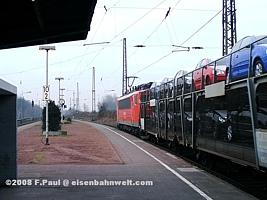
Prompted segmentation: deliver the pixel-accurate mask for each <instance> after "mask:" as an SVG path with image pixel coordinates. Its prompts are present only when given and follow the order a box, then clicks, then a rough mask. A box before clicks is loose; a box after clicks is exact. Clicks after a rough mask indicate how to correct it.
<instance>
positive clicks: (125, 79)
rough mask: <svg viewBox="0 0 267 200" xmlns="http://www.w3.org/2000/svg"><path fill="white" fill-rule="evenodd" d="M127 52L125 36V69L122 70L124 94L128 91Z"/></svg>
mask: <svg viewBox="0 0 267 200" xmlns="http://www.w3.org/2000/svg"><path fill="white" fill-rule="evenodd" d="M127 86H128V84H127V52H126V38H123V70H122V95H124V94H126V93H127Z"/></svg>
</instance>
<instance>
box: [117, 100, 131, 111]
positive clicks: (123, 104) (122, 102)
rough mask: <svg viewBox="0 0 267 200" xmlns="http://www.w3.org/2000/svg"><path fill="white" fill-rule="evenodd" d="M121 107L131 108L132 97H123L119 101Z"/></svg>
mask: <svg viewBox="0 0 267 200" xmlns="http://www.w3.org/2000/svg"><path fill="white" fill-rule="evenodd" d="M118 105H119V109H128V108H131V102H130V98H126V99H122V100H120V101H119V103H118Z"/></svg>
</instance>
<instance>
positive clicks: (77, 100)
mask: <svg viewBox="0 0 267 200" xmlns="http://www.w3.org/2000/svg"><path fill="white" fill-rule="evenodd" d="M79 101H80V99H79V83H78V82H77V98H76V110H79V106H80V105H79V103H80V102H79Z"/></svg>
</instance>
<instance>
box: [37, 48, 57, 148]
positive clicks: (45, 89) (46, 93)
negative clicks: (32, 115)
mask: <svg viewBox="0 0 267 200" xmlns="http://www.w3.org/2000/svg"><path fill="white" fill-rule="evenodd" d="M39 50H45V51H46V83H45V86H44V93H45V98H44V100H45V101H46V112H45V114H46V117H45V145H49V139H48V131H49V130H48V125H49V124H48V103H49V85H48V51H49V50H56V47H55V46H40V47H39Z"/></svg>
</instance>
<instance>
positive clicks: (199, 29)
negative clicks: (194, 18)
mask: <svg viewBox="0 0 267 200" xmlns="http://www.w3.org/2000/svg"><path fill="white" fill-rule="evenodd" d="M221 12H222V10H220V11H219V12H217V13H216V14H215V15H214V16H212V17H211V18H210V19H209V20H208V21H207V22H206V23H204V24H203V25H202V26H201V27H200V28H198V29H197V30H196V31H195V32H194V33H193V34H191V35H190V36H189V37H188V38H187V39H186V40H184V41H183V42H182V43H181V44H180V45H179V46H182V45H184V44H185V43H186V42H188V41H189V40H190V39H192V38H193V37H194V36H195V35H196V34H197V33H199V32H200V31H201V30H202V29H203V28H204V27H205V26H207V25H208V24H209V23H210V22H211V21H212V20H213V19H214V18H215V17H217V16H218V15H219V14H220V13H221ZM172 53H173V51H172V52H170V53H168V54H166V55H164V56H162V57H160V58H159V59H157V60H155V61H153V62H152V63H150V64H149V65H146V66H145V67H143V68H141V69H140V70H138V71H136V72H135V73H134V75H136V74H138V73H140V72H141V71H144V70H145V69H147V68H149V67H151V66H153V65H154V64H157V63H158V62H160V61H161V60H163V59H165V58H167V57H168V56H170V55H171V54H172Z"/></svg>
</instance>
